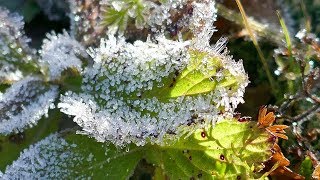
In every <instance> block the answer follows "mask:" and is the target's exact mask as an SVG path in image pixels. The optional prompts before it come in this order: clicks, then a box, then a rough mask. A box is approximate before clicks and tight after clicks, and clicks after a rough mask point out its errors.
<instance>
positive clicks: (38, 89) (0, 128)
mask: <svg viewBox="0 0 320 180" xmlns="http://www.w3.org/2000/svg"><path fill="white" fill-rule="evenodd" d="M57 90H58V89H57V87H56V86H48V85H45V83H44V82H42V81H41V79H40V78H37V77H26V78H24V79H22V80H20V81H18V82H16V83H14V84H13V85H12V86H11V87H10V88H9V89H7V90H6V92H5V93H3V94H0V133H1V134H9V133H12V132H13V131H21V130H23V129H24V128H25V127H26V126H32V125H34V124H36V123H37V121H38V120H39V119H40V118H41V117H42V116H43V115H47V113H48V109H49V108H50V107H53V106H54V104H53V102H54V100H55V99H56V97H57V94H58V92H57Z"/></svg>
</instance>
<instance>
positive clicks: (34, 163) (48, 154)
mask: <svg viewBox="0 0 320 180" xmlns="http://www.w3.org/2000/svg"><path fill="white" fill-rule="evenodd" d="M73 149H74V147H73V146H72V144H69V143H68V142H66V141H65V140H64V139H62V138H60V137H59V136H58V135H57V134H52V135H50V136H48V137H47V138H45V139H43V140H41V141H40V142H38V143H36V144H34V145H31V146H30V147H29V148H28V149H25V150H24V151H23V152H21V154H20V156H19V158H18V159H17V160H16V161H14V162H13V163H12V164H11V165H9V166H7V168H6V170H5V172H4V174H2V176H1V174H0V177H1V179H4V180H11V179H58V178H68V177H70V175H71V174H72V173H73V172H72V170H71V169H72V168H73V167H76V166H77V165H78V163H77V162H81V161H82V157H81V156H80V155H77V154H75V153H74V152H73V151H72V150H73Z"/></svg>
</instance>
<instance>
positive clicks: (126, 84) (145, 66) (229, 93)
mask: <svg viewBox="0 0 320 180" xmlns="http://www.w3.org/2000/svg"><path fill="white" fill-rule="evenodd" d="M225 41H226V40H225V39H221V40H220V41H218V42H217V44H216V45H215V46H212V47H210V46H209V47H206V49H205V50H206V51H205V52H200V51H198V50H196V49H193V47H192V46H190V42H188V41H185V42H179V41H172V40H168V39H165V38H164V37H158V38H157V39H156V42H152V41H150V40H147V41H146V42H142V41H136V42H134V43H133V44H131V43H127V42H125V40H124V39H123V38H119V39H117V38H115V37H113V36H110V37H109V39H108V40H102V41H101V44H100V47H99V48H96V49H93V48H91V49H90V51H89V54H90V55H91V57H92V58H93V59H94V64H93V67H88V68H86V69H85V71H84V78H83V86H82V92H81V93H79V94H76V93H72V92H68V93H67V94H65V96H62V97H61V103H59V104H58V107H59V108H60V109H61V111H62V112H64V113H66V114H69V115H72V116H75V117H74V121H75V122H76V123H78V124H79V125H80V126H81V127H82V128H83V131H82V132H81V133H84V134H88V135H90V136H93V137H95V138H96V139H97V140H98V141H101V142H104V141H111V142H112V143H114V144H116V145H120V146H122V145H125V144H128V143H131V142H133V143H136V144H137V145H144V144H145V143H147V142H151V143H157V144H163V143H164V142H163V138H164V137H168V138H172V139H177V137H179V136H181V135H182V134H184V133H185V129H184V128H183V127H185V126H186V125H187V126H189V127H188V132H192V129H195V128H198V127H199V126H200V127H205V126H206V125H207V124H209V123H212V124H214V123H215V122H216V121H218V120H219V119H222V118H223V117H225V116H230V115H231V114H232V113H233V110H234V109H235V108H236V106H237V105H238V104H239V103H241V102H243V99H242V97H243V92H244V88H245V87H246V86H247V84H248V78H247V75H246V74H245V72H244V69H243V66H242V62H241V61H239V62H235V61H234V60H233V59H232V57H230V56H228V55H227V51H226V50H225ZM189 76H190V77H189ZM189 78H190V79H189ZM191 78H192V79H191ZM210 79H212V80H210ZM198 80H199V82H196V81H198ZM175 81H177V82H175ZM178 81H183V82H185V83H178ZM171 82H172V83H173V84H172V83H171ZM174 83H176V84H177V86H178V84H179V86H181V87H176V86H175V85H174ZM171 84H172V85H171ZM188 84H191V86H189V85H188ZM204 85H205V87H204ZM198 86H199V88H200V89H201V88H203V89H204V90H205V91H202V90H199V88H197V87H198ZM221 111H222V112H224V113H222V114H221Z"/></svg>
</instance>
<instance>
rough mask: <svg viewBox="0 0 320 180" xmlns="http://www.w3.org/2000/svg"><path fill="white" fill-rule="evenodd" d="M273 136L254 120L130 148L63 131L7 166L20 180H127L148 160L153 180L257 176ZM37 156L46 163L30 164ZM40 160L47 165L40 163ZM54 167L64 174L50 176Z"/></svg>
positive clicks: (267, 154) (8, 172) (219, 126)
mask: <svg viewBox="0 0 320 180" xmlns="http://www.w3.org/2000/svg"><path fill="white" fill-rule="evenodd" d="M269 137H270V135H269V134H268V133H267V132H266V131H265V130H263V129H259V128H257V126H256V123H255V122H238V121H236V120H234V119H232V120H224V121H221V122H220V123H218V124H217V125H216V126H215V127H213V128H212V127H209V128H207V130H204V129H198V130H197V131H195V132H194V133H193V134H192V135H191V136H185V137H182V138H181V139H180V140H179V141H177V142H175V143H173V144H172V142H171V144H168V145H166V146H158V145H151V144H149V145H146V146H143V147H137V146H134V145H132V146H128V147H127V148H125V149H120V148H116V147H115V146H113V145H111V144H105V143H99V142H96V141H95V140H94V139H91V138H89V137H87V136H82V135H75V134H71V135H70V134H68V133H62V134H61V135H59V137H58V138H59V139H60V140H59V139H57V138H53V137H51V139H50V138H49V139H46V140H44V141H43V142H42V144H41V142H40V143H38V145H37V144H36V145H35V146H31V147H30V149H29V150H25V151H24V152H23V153H22V154H21V156H20V158H19V159H18V160H17V161H16V162H15V163H13V165H11V166H9V167H8V168H7V170H6V172H5V175H10V173H13V174H15V173H16V174H15V175H17V176H18V177H20V178H21V177H25V176H26V174H28V173H31V174H29V175H30V176H31V177H34V178H35V177H37V176H38V175H40V174H41V176H42V177H48V176H50V177H56V176H58V175H59V176H60V175H61V173H62V172H63V177H65V178H75V177H78V178H88V177H91V178H93V179H99V178H101V177H104V178H106V179H128V178H129V177H130V176H131V175H132V174H133V172H134V169H135V167H136V165H137V164H138V162H139V161H140V160H142V159H145V160H146V161H147V162H148V163H151V164H153V166H155V173H154V175H155V177H162V178H163V177H165V176H168V177H170V179H190V178H200V177H201V178H203V179H215V178H217V179H236V178H239V177H241V178H242V179H248V178H258V177H260V176H261V175H260V174H259V173H256V172H259V170H261V168H262V165H261V164H262V163H263V162H264V161H266V160H267V159H269V158H270V156H271V151H270V149H271V147H272V145H273V142H271V141H269V140H268V139H269ZM61 139H62V140H61ZM46 141H47V142H46ZM65 141H66V142H65ZM168 142H169V143H170V140H169V141H168ZM48 143H49V144H50V145H48ZM55 143H59V144H61V146H60V145H54V144H55ZM28 151H31V152H32V153H29V152H28ZM35 152H36V153H35ZM46 153H47V154H46ZM48 155H49V156H48ZM38 157H41V158H42V159H37V161H34V160H32V159H34V158H38ZM38 161H39V162H46V163H42V164H40V165H37V163H38ZM50 162H54V163H51V164H50ZM21 163H23V165H22V164H21ZM43 164H44V165H43ZM55 166H57V167H56V168H55ZM52 169H54V171H56V170H57V169H58V170H59V171H60V172H55V173H54V174H52V171H51V170H52ZM32 171H35V173H33V172H32ZM19 173H20V174H19Z"/></svg>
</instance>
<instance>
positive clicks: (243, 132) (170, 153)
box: [146, 120, 273, 179]
mask: <svg viewBox="0 0 320 180" xmlns="http://www.w3.org/2000/svg"><path fill="white" fill-rule="evenodd" d="M269 137H270V136H269V134H268V133H267V132H266V131H264V130H261V129H258V128H257V126H256V125H255V122H242V123H240V122H237V121H235V120H225V121H222V122H220V123H218V124H217V125H216V126H215V127H214V128H208V130H203V129H199V130H197V131H195V133H194V134H192V135H191V136H190V137H182V138H181V139H180V141H178V142H177V143H175V144H173V145H168V146H151V147H149V148H148V149H147V150H146V159H147V161H149V162H150V163H152V164H156V166H157V167H161V168H162V169H163V170H164V171H165V173H166V174H167V175H168V176H169V177H170V178H171V179H190V178H197V177H202V178H203V179H212V178H217V179H237V177H241V179H248V178H253V177H259V174H258V173H255V172H258V171H259V170H261V168H262V163H263V162H264V161H266V160H267V159H269V158H270V156H271V151H270V148H271V147H272V145H273V143H272V142H270V141H268V139H269Z"/></svg>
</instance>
